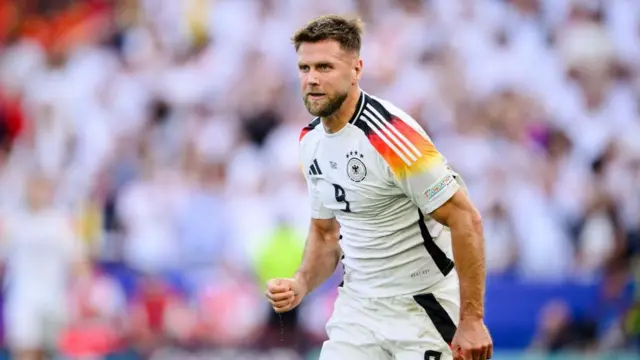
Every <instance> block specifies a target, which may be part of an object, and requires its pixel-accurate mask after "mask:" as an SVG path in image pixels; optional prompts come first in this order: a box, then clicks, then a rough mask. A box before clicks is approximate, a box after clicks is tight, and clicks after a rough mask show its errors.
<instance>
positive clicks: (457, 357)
mask: <svg viewBox="0 0 640 360" xmlns="http://www.w3.org/2000/svg"><path fill="white" fill-rule="evenodd" d="M451 352H452V353H453V360H464V358H463V357H462V349H461V348H460V346H458V345H453V346H451Z"/></svg>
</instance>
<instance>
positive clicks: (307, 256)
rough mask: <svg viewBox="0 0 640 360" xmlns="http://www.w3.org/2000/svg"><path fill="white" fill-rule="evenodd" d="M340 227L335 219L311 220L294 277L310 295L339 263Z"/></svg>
mask: <svg viewBox="0 0 640 360" xmlns="http://www.w3.org/2000/svg"><path fill="white" fill-rule="evenodd" d="M339 237H340V225H339V224H338V222H337V221H336V219H335V218H332V219H322V220H321V219H312V220H311V227H310V229H309V236H308V237H307V243H306V245H305V249H304V255H303V257H302V264H301V265H300V268H299V269H298V271H297V272H296V274H295V275H294V278H295V279H296V280H297V281H298V282H299V283H301V285H302V286H303V287H304V288H305V289H306V292H307V293H310V292H311V291H313V290H314V289H315V288H317V287H318V286H319V285H320V284H322V283H323V282H324V281H325V280H327V279H328V278H329V277H330V276H331V275H332V274H333V272H334V271H335V270H336V266H338V262H339V261H340V256H341V252H340V245H339V243H338V240H339Z"/></svg>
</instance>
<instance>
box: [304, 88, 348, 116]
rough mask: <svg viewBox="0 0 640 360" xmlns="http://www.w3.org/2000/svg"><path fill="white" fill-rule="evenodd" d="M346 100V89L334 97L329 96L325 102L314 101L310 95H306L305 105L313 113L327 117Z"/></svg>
mask: <svg viewBox="0 0 640 360" xmlns="http://www.w3.org/2000/svg"><path fill="white" fill-rule="evenodd" d="M345 100H347V92H346V91H345V92H344V93H342V94H338V95H336V96H334V97H329V96H327V98H326V100H325V102H324V103H312V102H311V101H309V97H308V96H305V97H304V105H305V107H306V108H307V111H309V113H310V114H311V115H313V116H319V117H323V118H326V117H329V116H331V115H333V114H334V113H335V112H336V111H338V109H340V107H341V106H342V104H343V103H344V102H345Z"/></svg>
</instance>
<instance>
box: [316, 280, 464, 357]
mask: <svg viewBox="0 0 640 360" xmlns="http://www.w3.org/2000/svg"><path fill="white" fill-rule="evenodd" d="M459 289H460V285H459V283H458V275H457V273H456V272H455V270H454V271H451V273H449V274H448V275H447V278H446V279H445V280H444V281H442V282H440V283H438V284H437V285H436V286H434V287H433V289H430V290H429V293H425V294H421V295H415V296H412V295H407V296H397V297H390V298H373V299H366V298H358V297H356V296H354V294H353V293H351V292H349V291H348V290H346V289H344V288H339V293H338V299H337V300H336V303H335V306H334V312H333V315H332V316H331V319H329V322H328V323H327V333H328V335H329V340H327V341H326V342H325V343H324V345H323V346H322V351H321V353H320V360H342V359H344V360H392V359H393V360H445V359H447V360H448V359H452V358H453V355H452V352H451V348H450V346H449V345H450V344H451V340H452V339H453V335H454V334H455V331H456V328H457V325H458V318H459V315H460V290H459Z"/></svg>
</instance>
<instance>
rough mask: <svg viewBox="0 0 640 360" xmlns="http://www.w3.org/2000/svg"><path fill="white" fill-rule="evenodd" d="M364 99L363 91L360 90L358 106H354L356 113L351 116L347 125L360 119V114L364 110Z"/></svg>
mask: <svg viewBox="0 0 640 360" xmlns="http://www.w3.org/2000/svg"><path fill="white" fill-rule="evenodd" d="M364 97H365V95H364V91H362V90H360V98H359V99H358V104H357V105H356V111H355V112H354V113H353V115H352V116H351V120H349V124H353V123H354V122H355V121H356V120H358V118H359V117H360V114H362V110H363V109H364V102H365V98H364Z"/></svg>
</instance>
